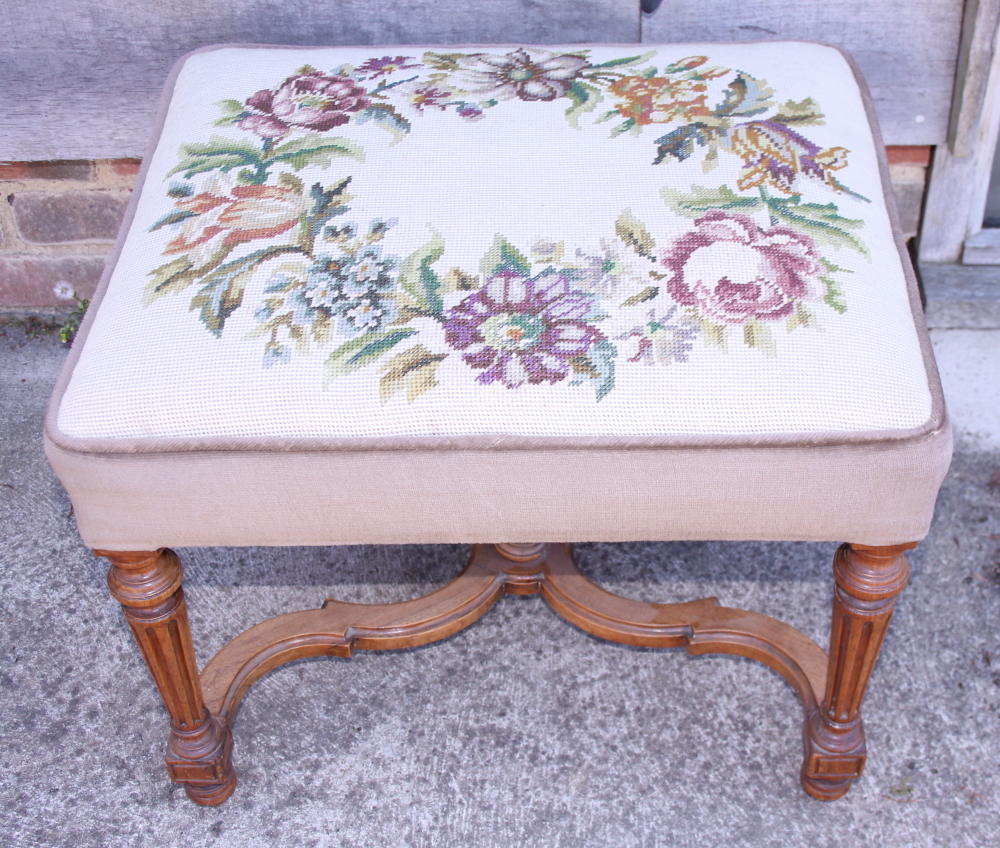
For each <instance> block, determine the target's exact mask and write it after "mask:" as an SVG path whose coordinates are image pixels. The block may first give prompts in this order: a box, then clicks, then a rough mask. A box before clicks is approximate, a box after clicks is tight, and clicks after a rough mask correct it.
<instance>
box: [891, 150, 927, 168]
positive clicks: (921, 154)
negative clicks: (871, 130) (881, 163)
mask: <svg viewBox="0 0 1000 848" xmlns="http://www.w3.org/2000/svg"><path fill="white" fill-rule="evenodd" d="M885 152H886V156H887V157H888V159H889V164H890V165H923V166H925V167H926V166H927V165H930V164H931V149H930V147H929V146H928V145H909V146H904V145H899V146H897V147H887V148H886V149H885Z"/></svg>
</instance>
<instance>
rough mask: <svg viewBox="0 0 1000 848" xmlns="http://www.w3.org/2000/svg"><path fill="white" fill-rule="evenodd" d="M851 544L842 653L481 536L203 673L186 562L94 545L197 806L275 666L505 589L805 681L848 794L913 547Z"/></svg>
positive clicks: (287, 624) (169, 759)
mask: <svg viewBox="0 0 1000 848" xmlns="http://www.w3.org/2000/svg"><path fill="white" fill-rule="evenodd" d="M915 544H916V543H913V544H906V545H895V546H889V547H866V546H862V545H842V546H841V547H840V549H839V550H838V551H837V553H836V556H835V557H834V566H833V570H834V578H835V581H836V588H835V592H834V600H833V618H832V625H831V631H830V646H831V650H830V653H829V656H828V655H827V654H826V653H825V652H824V651H823V650H822V649H821V648H820V647H819V646H818V645H816V643H815V642H813V641H812V640H810V639H808V638H807V637H806V636H805V635H803V634H802V633H800V632H799V631H797V630H795V629H794V628H792V627H790V626H789V625H787V624H784V623H782V622H780V621H777V620H776V619H773V618H769V617H768V616H764V615H760V614H758V613H753V612H746V611H743V610H737V609H729V608H727V607H720V606H719V605H718V601H717V600H716V599H715V598H705V599H703V600H698V601H690V602H687V603H679V604H654V603H645V602H642V601H632V600H626V599H625V598H621V597H618V596H616V595H613V594H611V593H609V592H606V591H604V590H603V589H601V588H600V587H599V586H597V585H596V584H594V583H593V582H591V581H590V580H588V579H587V578H586V577H585V576H584V575H583V574H581V573H580V571H579V570H578V569H577V567H576V564H575V562H574V560H573V554H572V550H571V548H570V546H568V545H545V544H499V545H476V546H474V547H473V549H472V553H471V555H470V557H469V560H468V563H467V564H466V566H465V569H464V570H463V571H462V572H461V574H459V575H458V577H456V578H455V579H454V580H453V581H452V582H451V583H448V584H447V585H446V586H444V587H442V588H441V589H438V590H437V591H435V592H431V593H430V594H428V595H424V596H423V597H420V598H415V599H413V600H410V601H404V602H401V603H394V604H351V603H343V602H341V601H334V600H328V601H326V602H325V603H324V604H323V606H322V607H321V608H320V609H314V610H304V611H301V612H292V613H286V614H285V615H279V616H277V617H275V618H272V619H268V620H267V621H264V622H261V623H260V624H258V625H256V626H254V627H251V628H250V629H249V630H247V631H245V632H243V633H241V634H240V635H238V636H236V637H235V638H234V639H232V640H231V641H230V642H229V643H228V644H226V645H225V646H224V647H223V648H222V649H221V650H220V651H219V652H218V653H217V654H216V655H215V656H214V657H213V658H212V659H211V660H210V661H209V662H208V664H207V665H206V666H205V668H204V670H203V671H202V672H201V675H200V676H199V675H198V672H197V668H196V666H195V661H194V651H193V649H192V644H191V634H190V629H189V625H188V619H187V611H186V607H185V603H184V593H183V589H182V588H181V578H182V573H181V566H180V561H179V560H178V558H177V556H176V554H174V553H173V552H172V551H169V550H166V549H161V550H159V551H138V552H123V551H95V552H94V553H96V554H98V555H99V556H104V557H106V558H107V559H108V560H109V561H110V563H111V568H110V570H109V572H108V585H109V587H110V589H111V594H112V595H113V596H114V597H115V599H116V600H117V601H118V602H119V603H121V605H122V608H123V610H124V613H125V619H126V621H127V622H128V624H129V627H130V628H131V630H132V634H133V636H134V637H135V640H136V643H137V644H138V646H139V650H140V652H141V653H142V656H143V659H145V661H146V665H147V667H148V668H149V672H150V675H151V676H152V678H153V681H154V683H155V684H156V687H157V689H158V690H159V692H160V697H161V698H162V700H163V704H164V706H165V707H166V710H167V712H168V714H169V716H170V738H169V742H168V744H167V753H166V764H167V773H168V774H169V776H170V778H171V779H172V780H174V781H176V782H177V783H181V784H183V785H184V787H185V789H186V790H187V793H188V796H189V797H190V798H191V799H192V800H193V801H195V802H196V803H198V804H204V805H208V806H216V805H218V804H221V803H222V802H223V801H225V800H226V798H228V797H229V795H231V794H232V792H233V790H234V788H235V786H236V775H235V772H234V771H233V768H232V764H231V759H230V754H231V749H232V733H231V728H232V723H233V720H234V719H235V716H236V711H237V708H238V707H239V703H240V700H241V699H242V698H243V696H244V695H245V694H246V692H247V690H248V689H249V688H250V686H251V685H253V683H254V681H256V680H257V679H259V678H260V677H261V676H262V675H264V674H266V673H267V672H268V671H271V670H272V669H275V668H277V667H279V666H281V665H283V664H284V663H287V662H291V661H292V660H297V659H302V658H304V657H315V656H341V657H349V656H351V653H352V651H354V650H355V649H363V650H387V649H392V648H406V647H412V646H414V645H423V644H426V643H428V642H434V641H437V640H439V639H443V638H445V637H447V636H450V635H451V634H453V633H456V632H458V631H459V630H461V629H463V628H465V627H467V626H469V625H470V624H472V623H473V622H474V621H476V619H478V618H479V617H480V616H481V615H482V614H483V613H484V612H486V610H487V609H489V607H490V606H492V605H493V603H495V602H496V601H497V599H498V598H499V597H500V596H501V595H502V594H510V595H531V594H540V595H541V596H542V598H543V599H544V600H545V601H546V603H547V604H548V605H549V606H550V607H551V608H552V609H553V610H554V611H555V612H556V613H558V614H559V615H560V616H562V617H563V618H565V619H566V620H567V621H569V622H571V623H573V624H575V625H576V626H577V627H579V628H581V629H582V630H585V631H586V632H588V633H591V634H592V635H594V636H598V637H600V638H602V639H608V640H610V641H613V642H620V643H622V644H626V645H636V646H645V647H655V648H674V647H684V648H686V649H687V651H688V653H690V654H712V653H718V654H735V655H737V656H742V657H749V658H750V659H754V660H757V661H759V662H762V663H764V664H765V665H767V666H770V667H771V668H773V669H774V670H775V671H777V672H778V673H779V674H780V675H781V676H782V677H784V678H785V680H786V681H788V683H789V684H790V685H791V686H792V688H793V689H794V690H795V691H796V693H797V694H798V696H799V700H800V701H801V702H802V707H803V710H804V713H805V720H804V724H803V741H804V745H805V758H804V760H803V764H802V771H801V782H802V786H803V788H804V789H805V790H806V792H808V793H809V794H810V795H812V796H813V797H814V798H818V799H820V800H832V799H834V798H839V797H840V796H841V795H843V794H844V793H845V792H847V790H848V789H849V788H850V786H851V784H852V782H853V781H854V780H856V779H857V778H858V777H860V776H861V772H862V770H863V768H864V763H865V740H864V728H863V726H862V724H861V713H860V708H861V701H862V699H863V697H864V693H865V689H866V687H867V685H868V680H869V678H870V676H871V673H872V669H873V668H874V665H875V660H876V658H877V656H878V652H879V648H880V647H881V644H882V639H883V637H884V635H885V632H886V629H887V628H888V626H889V619H890V618H891V617H892V611H893V608H894V607H895V604H896V596H897V595H898V594H899V592H900V591H901V590H902V589H903V587H904V586H905V585H906V580H907V574H908V566H907V561H906V556H905V553H904V552H905V551H906V550H908V549H910V548H913V547H915Z"/></svg>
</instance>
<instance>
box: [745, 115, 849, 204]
mask: <svg viewBox="0 0 1000 848" xmlns="http://www.w3.org/2000/svg"><path fill="white" fill-rule="evenodd" d="M731 144H732V149H733V152H734V153H736V154H737V155H738V156H741V157H743V170H742V171H741V172H740V176H739V179H738V180H737V185H738V186H739V188H740V189H741V190H743V191H746V190H747V189H750V188H756V187H757V186H759V185H762V184H764V183H768V184H769V185H772V186H774V187H775V188H777V189H778V190H780V191H783V192H785V193H786V194H791V193H792V192H793V191H794V187H795V178H796V177H797V176H798V175H799V174H802V175H803V176H806V177H812V178H813V179H818V180H821V181H822V182H825V183H827V184H828V185H829V186H831V187H832V188H840V186H838V184H837V181H836V180H835V179H834V177H833V174H832V172H833V171H838V170H840V169H841V168H844V167H846V165H847V150H845V149H844V148H843V147H831V148H828V149H825V150H824V149H821V148H820V147H818V146H816V145H815V144H813V143H812V142H811V141H809V139H807V138H805V137H804V136H801V135H799V134H798V133H797V132H795V131H794V130H792V129H789V128H788V127H787V126H785V125H784V124H780V123H776V122H775V121H751V122H750V123H748V124H740V125H739V126H737V127H735V128H734V129H733V131H732V135H731Z"/></svg>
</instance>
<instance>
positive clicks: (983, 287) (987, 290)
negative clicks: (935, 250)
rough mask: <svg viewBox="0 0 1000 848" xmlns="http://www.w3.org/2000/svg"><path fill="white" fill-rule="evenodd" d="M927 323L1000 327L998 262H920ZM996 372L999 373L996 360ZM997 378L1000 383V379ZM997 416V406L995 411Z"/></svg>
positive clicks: (948, 326) (964, 327) (965, 327)
mask: <svg viewBox="0 0 1000 848" xmlns="http://www.w3.org/2000/svg"><path fill="white" fill-rule="evenodd" d="M920 281H921V283H922V284H923V289H924V295H925V296H926V298H927V303H926V307H925V317H926V319H927V326H928V327H931V328H936V329H958V330H992V329H1000V266H992V267H990V266H974V265H972V266H970V265H953V264H944V263H942V264H937V263H929V262H923V263H921V265H920ZM995 374H1000V362H997V367H996V371H995ZM996 382H997V383H998V384H1000V379H997V380H996ZM997 415H998V417H1000V410H998V411H997Z"/></svg>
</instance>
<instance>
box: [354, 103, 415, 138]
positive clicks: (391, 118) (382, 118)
mask: <svg viewBox="0 0 1000 848" xmlns="http://www.w3.org/2000/svg"><path fill="white" fill-rule="evenodd" d="M354 121H355V123H358V124H363V123H365V122H366V121H372V122H374V123H375V125H376V126H377V127H379V128H380V129H383V130H385V131H386V132H387V133H390V134H391V135H392V143H393V144H398V143H399V142H400V141H402V140H403V138H404V136H405V135H406V134H407V133H408V132H409V131H410V122H409V121H408V120H406V118H404V117H403V116H402V115H400V114H399V112H397V111H396V110H395V109H394V108H393V107H392V106H390V105H389V104H388V103H377V104H374V105H372V106H369V107H368V108H367V109H364V110H362V111H361V112H358V114H357V115H355V117H354Z"/></svg>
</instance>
